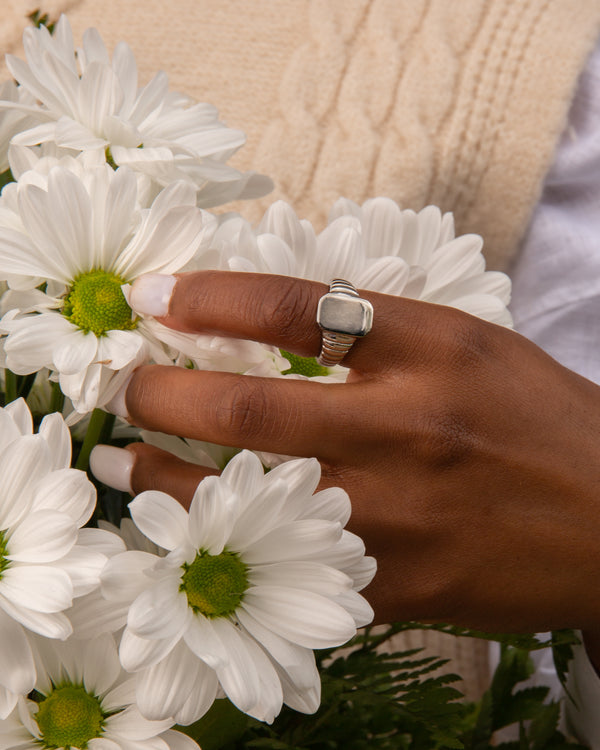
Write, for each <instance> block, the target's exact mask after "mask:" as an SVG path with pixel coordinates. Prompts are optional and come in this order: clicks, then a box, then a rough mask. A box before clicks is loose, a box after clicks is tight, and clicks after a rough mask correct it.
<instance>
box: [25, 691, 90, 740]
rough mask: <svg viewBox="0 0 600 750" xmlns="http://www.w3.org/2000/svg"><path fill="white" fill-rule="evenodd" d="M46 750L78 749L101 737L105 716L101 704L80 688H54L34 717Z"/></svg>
mask: <svg viewBox="0 0 600 750" xmlns="http://www.w3.org/2000/svg"><path fill="white" fill-rule="evenodd" d="M35 718H36V721H37V723H38V726H39V728H40V733H41V735H42V741H43V743H44V746H45V747H47V748H57V747H65V748H67V747H78V748H81V749H82V750H84V748H86V747H87V743H88V742H89V741H90V740H91V739H93V738H94V737H100V735H101V734H102V725H103V722H104V714H103V713H102V709H101V707H100V702H99V701H98V699H97V698H95V697H94V696H93V695H90V694H89V693H87V692H86V691H85V689H84V688H83V687H82V686H80V685H65V686H64V687H59V688H55V689H54V690H53V691H52V692H51V693H50V695H48V697H47V698H45V699H44V700H43V701H42V702H41V703H40V707H39V709H38V712H37V714H36V715H35Z"/></svg>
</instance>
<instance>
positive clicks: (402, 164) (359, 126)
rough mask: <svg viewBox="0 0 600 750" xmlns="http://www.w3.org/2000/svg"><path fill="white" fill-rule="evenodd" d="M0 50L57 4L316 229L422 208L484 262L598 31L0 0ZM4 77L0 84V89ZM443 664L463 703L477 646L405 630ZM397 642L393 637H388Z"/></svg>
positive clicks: (282, 7)
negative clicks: (239, 136) (351, 217)
mask: <svg viewBox="0 0 600 750" xmlns="http://www.w3.org/2000/svg"><path fill="white" fill-rule="evenodd" d="M6 3H8V8H6V7H3V12H2V17H1V18H0V48H1V49H2V51H3V52H5V51H11V52H14V53H15V54H19V55H22V48H21V46H20V41H19V39H20V35H21V33H22V29H23V28H24V27H25V25H26V23H27V20H26V17H25V16H26V13H27V12H29V11H31V10H32V8H33V7H36V6H40V7H41V9H42V10H43V11H48V12H49V13H50V14H51V15H54V16H56V14H57V13H59V12H61V11H66V12H68V14H69V18H70V20H71V23H72V25H73V30H74V33H75V37H76V39H81V35H82V33H83V31H84V30H85V28H87V27H88V26H96V27H97V28H98V29H99V30H100V32H101V34H102V36H103V38H104V39H105V41H106V43H107V45H108V47H109V48H112V47H114V45H115V44H116V42H117V41H119V40H121V39H124V40H126V41H127V42H128V43H129V44H130V45H131V46H132V48H133V50H134V52H135V54H136V58H137V60H138V65H139V72H140V81H141V82H146V81H147V80H149V78H150V76H151V75H152V74H153V73H154V72H155V71H156V70H158V69H163V70H165V71H166V72H167V73H168V74H169V77H170V81H171V86H172V88H174V89H177V90H181V91H184V92H186V93H188V94H190V95H191V96H193V97H195V98H196V99H199V100H202V101H209V102H211V103H213V104H215V105H216V106H217V107H218V108H219V110H220V112H221V114H222V117H223V119H224V120H225V121H226V122H227V123H228V125H230V126H232V127H239V128H242V129H244V130H245V131H246V133H247V135H248V143H247V145H246V146H245V148H244V149H242V151H241V152H240V153H239V154H238V155H237V156H236V158H235V160H234V164H235V165H236V166H238V167H239V168H241V169H255V170H257V171H260V172H264V173H266V174H268V175H270V176H271V177H272V178H273V179H274V180H275V183H276V186H277V187H276V190H275V193H274V194H272V195H271V196H269V197H267V198H265V199H263V200H262V201H256V202H254V203H250V204H239V205H237V206H235V208H237V209H238V210H241V211H242V212H243V213H244V214H245V215H246V216H247V217H248V218H250V219H253V220H257V219H258V218H259V217H260V216H261V215H262V212H263V211H264V209H265V207H266V206H267V205H269V204H270V203H271V202H272V201H273V200H275V199H276V198H284V199H286V200H288V201H290V202H291V203H292V204H293V205H294V207H295V208H296V210H297V212H298V214H299V215H300V216H301V217H305V218H308V219H310V220H311V221H312V222H313V223H315V224H316V225H317V226H318V227H322V226H323V225H324V223H325V222H326V217H327V211H328V209H329V207H330V206H331V204H332V203H333V202H334V201H335V200H336V199H337V198H338V197H339V196H340V195H344V196H347V197H349V198H352V199H353V200H355V201H358V202H362V201H364V200H365V199H367V198H369V197H373V196H375V195H387V196H390V197H392V198H394V199H395V200H397V201H398V202H399V203H400V204H401V205H402V206H403V207H410V208H413V209H420V208H421V207H423V206H424V205H427V204H428V203H436V204H438V205H439V206H441V207H442V208H443V209H444V210H446V211H453V212H454V214H455V218H456V224H457V231H458V232H460V233H463V232H479V233H480V234H482V235H483V237H484V239H485V246H486V254H487V257H488V264H489V265H490V267H496V268H498V267H506V265H507V263H508V261H509V259H510V258H511V257H512V256H513V255H514V253H515V252H516V250H517V248H518V245H519V241H520V239H521V237H522V235H523V233H524V231H525V228H526V226H527V222H528V220H529V217H530V214H531V211H532V209H533V207H534V205H535V203H536V202H537V200H538V197H539V195H540V191H541V185H542V181H543V178H544V175H545V173H546V171H547V169H548V167H549V165H550V163H551V160H552V157H553V152H554V148H555V145H556V143H557V140H558V137H559V135H560V133H561V131H562V129H563V126H564V124H565V122H566V116H567V112H568V108H569V104H570V101H571V97H572V94H573V91H574V88H575V84H576V80H577V77H578V74H579V71H580V70H581V69H582V67H583V65H584V63H585V59H586V56H587V54H588V53H589V51H590V50H591V48H592V45H593V43H594V41H595V39H596V37H597V34H598V31H599V28H600V0H460V2H449V0H371V1H370V2H368V0H252V2H248V0H218V1H216V0H178V2H177V3H176V4H173V3H168V2H164V0H144V2H141V1H140V0H102V2H97V1H96V0H40V2H32V1H31V0H5V6H6ZM6 77H7V73H6V69H5V68H3V69H2V71H0V79H3V78H6ZM423 644H426V645H428V646H429V647H430V648H431V649H432V651H434V652H436V653H438V654H441V655H443V656H447V657H454V658H455V661H454V662H453V664H452V665H451V668H452V669H454V670H455V671H458V672H460V673H462V674H463V675H465V676H466V678H467V679H466V685H465V689H466V692H467V694H468V695H469V696H470V697H473V696H475V695H477V694H478V693H480V691H481V689H482V687H484V686H485V685H486V684H487V681H488V677H489V676H488V674H487V669H486V665H487V657H486V647H485V644H483V643H480V642H475V643H473V642H471V641H464V640H462V639H452V638H447V637H443V636H441V635H438V634H430V633H425V634H424V633H420V632H415V633H411V634H409V635H407V636H406V637H405V640H404V641H403V642H402V645H404V646H406V647H416V646H421V645H423ZM397 645H398V647H400V645H401V644H397Z"/></svg>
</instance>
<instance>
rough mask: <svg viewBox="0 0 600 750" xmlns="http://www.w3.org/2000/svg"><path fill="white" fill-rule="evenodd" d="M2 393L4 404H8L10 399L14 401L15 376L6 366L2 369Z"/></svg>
mask: <svg viewBox="0 0 600 750" xmlns="http://www.w3.org/2000/svg"><path fill="white" fill-rule="evenodd" d="M4 394H5V399H4V403H5V404H10V402H11V401H15V400H16V398H17V376H16V375H15V373H14V372H12V370H9V369H8V367H7V368H6V369H5V370H4Z"/></svg>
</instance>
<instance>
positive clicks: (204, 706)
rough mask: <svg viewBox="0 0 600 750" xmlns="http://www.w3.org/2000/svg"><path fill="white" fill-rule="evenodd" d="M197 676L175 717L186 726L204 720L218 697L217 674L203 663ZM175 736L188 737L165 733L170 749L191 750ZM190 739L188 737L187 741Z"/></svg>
mask: <svg viewBox="0 0 600 750" xmlns="http://www.w3.org/2000/svg"><path fill="white" fill-rule="evenodd" d="M196 674H197V676H196V680H195V681H194V684H193V686H192V689H191V690H190V692H189V693H188V695H187V696H186V698H185V702H184V703H183V705H182V706H181V708H179V709H178V710H177V711H176V712H175V714H174V715H173V718H174V719H175V721H176V722H177V723H178V724H182V725H184V726H186V725H188V724H191V723H192V722H194V721H197V720H198V719H200V718H202V717H203V716H204V714H205V713H206V712H207V711H208V710H209V708H210V707H211V706H212V704H213V703H214V700H215V698H216V697H217V689H218V687H219V681H218V679H217V675H216V673H215V672H213V670H212V669H211V668H210V667H207V666H206V665H205V664H203V663H202V662H198V665H197V673H196ZM174 735H179V736H180V737H186V735H183V734H181V732H165V734H162V735H161V737H163V739H164V740H165V741H166V742H168V743H169V747H171V748H175V749H176V750H177V749H179V748H182V750H190V748H189V743H187V742H185V743H182V742H181V740H179V741H177V739H176V738H175V737H174ZM189 739H190V738H188V737H186V740H189Z"/></svg>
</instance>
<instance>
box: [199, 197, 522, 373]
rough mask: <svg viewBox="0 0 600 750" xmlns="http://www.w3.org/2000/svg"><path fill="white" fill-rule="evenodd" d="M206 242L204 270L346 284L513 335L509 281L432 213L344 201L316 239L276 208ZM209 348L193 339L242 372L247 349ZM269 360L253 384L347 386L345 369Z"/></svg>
mask: <svg viewBox="0 0 600 750" xmlns="http://www.w3.org/2000/svg"><path fill="white" fill-rule="evenodd" d="M205 240H206V241H207V242H208V245H209V246H208V247H206V248H205V252H204V254H203V260H205V259H206V258H209V257H211V252H212V253H217V254H218V257H219V260H218V261H217V262H215V267H218V268H223V269H228V270H232V271H250V272H258V273H274V274H280V275H285V276H297V277H300V278H305V279H311V280H315V281H321V282H324V283H326V284H329V283H330V282H331V280H332V279H333V278H344V279H348V280H349V281H351V282H352V283H353V284H354V285H355V286H356V287H357V288H359V289H370V290H372V291H376V292H382V293H384V294H393V295H398V296H401V297H410V298H412V299H420V300H423V301H426V302H432V303H436V304H441V305H450V306H452V307H457V308H459V309H461V310H464V311H465V312H468V313H471V314H473V315H477V316H478V317H481V318H484V319H485V320H489V321H491V322H493V323H498V324H500V325H507V326H509V325H511V316H510V313H509V312H508V310H507V307H506V306H507V304H508V302H509V298H510V280H509V278H508V276H506V274H503V273H498V272H493V271H486V270H485V260H484V257H483V255H482V253H481V249H482V245H483V241H482V239H481V237H479V236H478V235H474V234H467V235H463V236H460V237H455V233H454V221H453V217H452V214H450V213H446V214H442V213H441V211H440V210H439V208H437V207H435V206H427V207H426V208H424V209H423V210H422V211H420V212H418V213H415V212H414V211H411V210H409V209H407V210H401V209H400V208H399V206H398V205H397V204H396V203H394V201H392V200H390V199H388V198H374V199H372V200H369V201H367V202H366V203H364V204H363V206H362V207H361V206H358V205H357V204H355V203H353V202H352V201H349V200H346V199H343V198H342V199H340V200H339V201H337V203H336V204H335V205H334V206H333V209H332V211H331V214H330V219H329V224H328V226H327V227H326V228H325V229H324V230H323V231H322V232H321V233H320V234H317V233H316V232H315V230H314V229H313V227H312V225H311V224H310V222H308V221H306V220H300V219H298V217H297V216H296V214H295V213H294V210H293V209H292V207H291V206H289V205H288V204H286V203H284V202H283V201H278V202H276V203H274V204H273V205H272V206H271V207H270V208H269V209H268V210H267V212H266V213H265V215H264V217H263V219H262V221H261V222H260V224H259V226H258V227H257V228H253V227H252V226H251V225H250V224H249V223H248V222H247V221H246V220H245V219H243V218H242V217H241V216H239V215H236V214H229V215H226V216H224V217H223V218H222V219H221V220H220V222H219V224H218V226H217V227H216V228H212V230H211V233H210V235H208V234H207V235H206V237H205ZM198 268H200V265H199V266H198ZM205 339H206V337H198V339H197V343H198V346H199V347H200V348H203V349H204V351H205V353H206V354H205V356H204V360H206V359H210V358H211V357H212V359H213V360H214V361H215V362H218V363H219V366H220V368H221V369H228V368H227V360H226V358H222V359H219V354H218V352H219V350H220V348H221V347H224V348H226V351H227V352H228V354H229V357H230V359H231V361H236V360H235V358H234V356H233V353H234V352H236V351H237V353H238V361H236V368H235V369H236V371H238V372H240V371H244V366H243V365H242V363H241V360H243V358H244V353H245V348H246V347H247V346H248V344H247V343H243V344H242V343H240V342H232V341H231V340H229V341H227V342H226V341H224V340H223V339H218V338H214V339H212V340H211V347H212V350H213V351H212V353H211V352H210V351H209V350H208V348H207V347H206V346H205V344H204V340H205ZM252 346H253V347H256V344H254V343H252ZM236 347H237V349H236ZM263 350H264V353H263V358H262V360H261V359H260V356H259V355H258V354H257V352H256V351H255V350H254V348H253V349H252V357H253V358H252V361H247V364H246V370H249V369H250V368H256V366H257V365H256V363H258V362H260V363H261V368H262V369H261V371H260V372H258V373H257V374H261V375H266V374H270V375H277V374H278V373H284V374H286V375H287V376H289V377H307V376H308V377H314V378H315V379H317V380H320V381H335V380H337V381H340V380H342V381H343V380H345V378H346V374H347V370H346V369H345V368H342V367H336V368H325V367H321V366H320V365H318V364H317V363H316V360H314V359H309V358H303V357H298V356H296V355H294V354H290V353H288V352H285V351H281V352H280V354H282V355H283V356H284V357H285V360H286V361H285V364H284V365H283V366H281V363H280V362H277V360H276V359H274V357H273V355H272V353H271V352H270V350H268V349H267V347H263ZM267 353H268V354H269V356H267ZM196 361H197V364H198V366H199V367H201V368H203V369H210V368H208V367H207V365H206V363H205V361H203V359H197V360H196ZM267 370H269V372H267ZM252 372H253V373H254V372H255V370H252Z"/></svg>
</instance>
